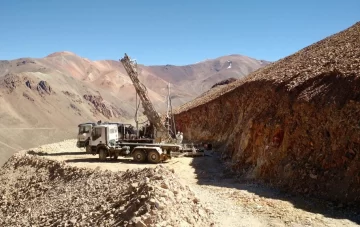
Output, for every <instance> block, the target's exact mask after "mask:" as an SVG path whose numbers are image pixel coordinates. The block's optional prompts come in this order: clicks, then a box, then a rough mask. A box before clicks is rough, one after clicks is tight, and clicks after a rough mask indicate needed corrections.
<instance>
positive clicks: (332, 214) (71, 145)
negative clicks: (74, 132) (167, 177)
mask: <svg viewBox="0 0 360 227" xmlns="http://www.w3.org/2000/svg"><path fill="white" fill-rule="evenodd" d="M75 144H76V140H67V141H64V142H62V143H56V144H49V145H45V146H41V147H39V148H36V149H33V150H32V151H31V152H30V153H32V154H36V155H41V156H43V157H46V158H48V159H52V160H57V161H60V162H65V163H66V164H68V165H70V166H77V167H85V168H90V169H100V170H110V171H114V172H117V171H127V170H133V169H139V168H155V167H157V166H158V165H154V164H139V163H134V162H132V161H131V159H129V158H120V159H118V160H108V161H107V162H100V161H99V160H98V156H94V155H91V154H86V153H85V152H84V149H79V148H77V147H76V146H75ZM161 165H162V166H164V167H168V168H170V169H173V170H174V173H175V175H177V176H178V179H179V181H181V182H182V183H183V184H186V185H188V186H189V188H190V189H191V190H192V191H193V192H194V193H195V195H196V196H197V198H199V200H200V203H202V204H203V205H204V206H205V207H207V208H208V209H209V210H210V211H211V212H212V213H213V214H214V219H215V226H224V227H232V226H234V227H235V226H277V227H278V226H279V227H280V226H294V227H295V226H334V227H335V226H336V227H337V226H358V224H359V223H360V217H359V215H358V213H357V212H356V211H355V210H352V209H350V208H344V207H342V205H341V204H340V205H339V204H337V205H335V204H332V203H327V202H323V201H320V200H317V199H313V198H307V197H304V196H296V195H290V194H287V193H284V192H281V191H279V190H277V189H273V188H271V187H268V186H265V185H263V184H258V183H254V182H249V181H245V180H243V179H238V178H237V177H236V176H234V175H233V174H231V173H230V172H229V171H227V169H226V168H225V167H224V165H222V163H221V162H220V161H219V157H218V156H217V154H216V153H215V152H213V153H211V154H209V156H204V157H196V158H190V157H181V158H173V159H171V160H170V161H167V162H165V163H163V164H161Z"/></svg>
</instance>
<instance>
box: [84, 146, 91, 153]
mask: <svg viewBox="0 0 360 227" xmlns="http://www.w3.org/2000/svg"><path fill="white" fill-rule="evenodd" d="M85 152H86V153H91V146H90V145H86V147H85Z"/></svg>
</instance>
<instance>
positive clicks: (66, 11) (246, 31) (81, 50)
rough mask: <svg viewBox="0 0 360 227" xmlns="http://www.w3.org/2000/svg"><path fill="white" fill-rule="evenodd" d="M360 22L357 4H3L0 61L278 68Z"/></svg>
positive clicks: (117, 0)
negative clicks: (57, 56)
mask: <svg viewBox="0 0 360 227" xmlns="http://www.w3.org/2000/svg"><path fill="white" fill-rule="evenodd" d="M357 21H360V0H342V1H340V0H327V1H326V0H302V1H289V0H286V1H285V0H271V1H270V0H261V1H260V0H257V1H256V0H253V1H241V0H238V1H235V0H233V1H230V0H222V1H219V0H217V1H213V0H207V1H205V0H178V1H174V0H173V1H171V0H168V1H164V0H152V1H150V0H132V1H124V0H102V1H99V0H86V1H85V0H72V1H70V0H57V1H55V0H36V1H35V0H32V1H30V0H0V31H1V33H0V59H3V60H5V59H6V60H11V59H16V58H20V57H44V56H46V55H48V54H50V53H53V52H57V51H64V50H67V51H71V52H74V53H76V54H78V55H80V56H82V57H86V58H89V59H91V60H100V59H113V60H118V59H119V58H121V57H122V56H123V54H124V53H125V52H126V53H128V55H129V56H130V57H132V58H136V59H137V60H138V62H139V63H141V64H146V65H159V64H174V65H183V64H190V63H195V62H198V61H202V60H204V59H207V58H216V57H219V56H223V55H228V54H242V55H246V56H249V57H253V58H257V59H264V60H270V61H275V60H278V59H280V58H283V57H285V56H288V55H290V54H292V53H294V52H296V51H298V50H299V49H301V48H303V47H306V46H308V45H310V44H312V43H314V42H316V41H319V40H321V39H323V38H325V37H327V36H329V35H332V34H334V33H337V32H339V31H341V30H344V29H346V28H348V27H350V26H352V25H353V24H355V23H356V22H357Z"/></svg>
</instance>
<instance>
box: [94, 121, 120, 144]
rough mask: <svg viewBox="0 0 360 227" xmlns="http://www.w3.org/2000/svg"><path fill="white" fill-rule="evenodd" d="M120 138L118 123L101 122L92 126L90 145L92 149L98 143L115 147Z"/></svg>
mask: <svg viewBox="0 0 360 227" xmlns="http://www.w3.org/2000/svg"><path fill="white" fill-rule="evenodd" d="M118 139H119V134H118V127H117V125H116V124H101V125H96V126H94V127H93V128H92V133H91V138H90V140H89V145H90V146H91V148H92V150H93V149H95V148H96V147H97V146H98V145H100V144H104V145H106V146H108V147H115V146H116V142H117V141H118Z"/></svg>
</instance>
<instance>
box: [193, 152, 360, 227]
mask: <svg viewBox="0 0 360 227" xmlns="http://www.w3.org/2000/svg"><path fill="white" fill-rule="evenodd" d="M190 165H191V166H192V167H193V168H194V170H195V174H196V178H197V182H198V184H199V185H208V186H216V187H222V188H229V189H236V190H239V192H240V193H241V191H246V192H249V193H253V194H255V195H258V196H259V197H262V198H265V199H275V200H281V201H286V202H290V203H291V204H292V205H293V206H294V208H297V209H301V210H304V211H307V212H311V213H314V214H321V215H323V216H325V217H329V218H333V219H348V220H349V221H352V222H355V223H356V224H359V225H360V206H358V205H357V206H356V205H353V206H344V205H343V204H336V203H333V202H329V201H324V200H320V199H317V198H315V197H310V196H305V195H299V194H292V193H289V192H286V191H284V190H281V189H279V188H275V187H272V186H269V185H267V184H265V183H263V182H260V181H256V180H248V179H245V178H243V177H239V176H238V175H237V174H235V173H233V172H231V171H230V170H229V169H227V168H226V167H225V164H224V162H223V161H222V160H221V158H220V155H219V154H218V153H212V155H210V156H204V157H194V158H193V160H192V162H191V164H190Z"/></svg>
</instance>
